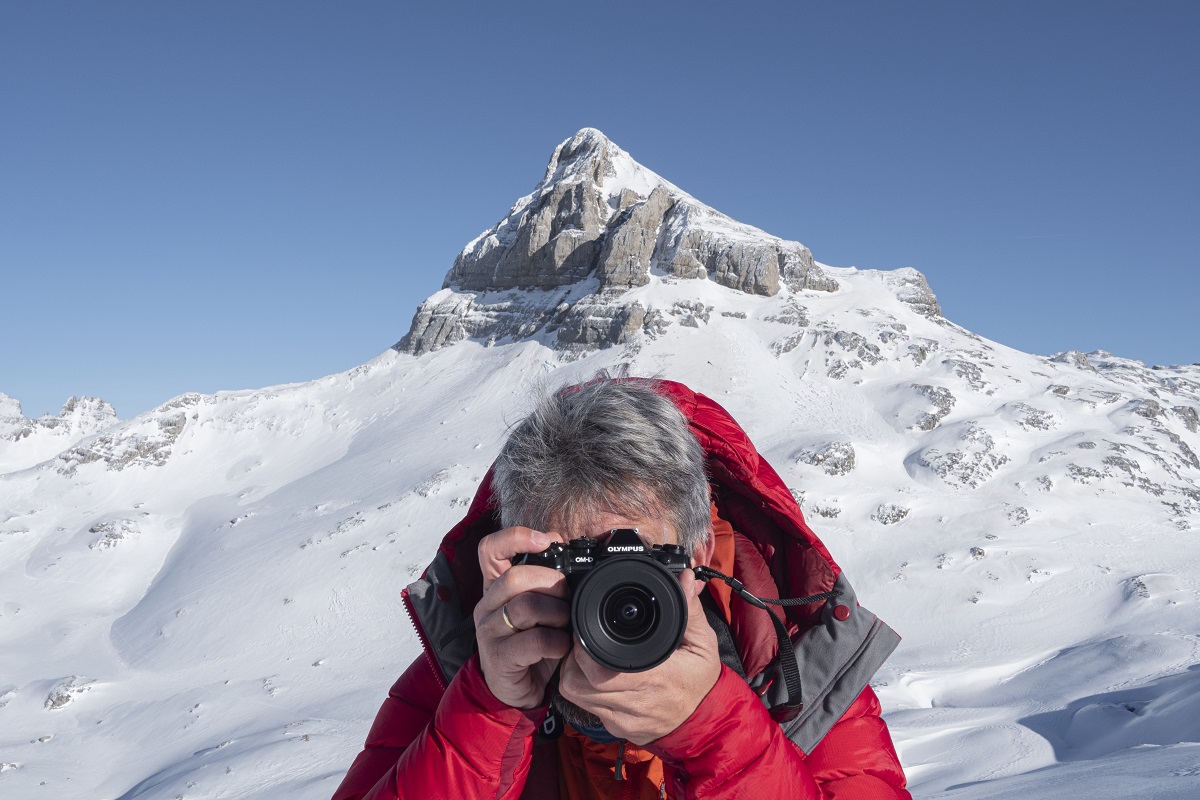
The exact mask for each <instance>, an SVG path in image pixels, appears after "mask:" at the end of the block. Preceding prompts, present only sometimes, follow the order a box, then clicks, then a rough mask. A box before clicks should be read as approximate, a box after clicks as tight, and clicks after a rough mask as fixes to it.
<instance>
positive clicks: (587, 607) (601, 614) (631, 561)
mask: <svg viewBox="0 0 1200 800" xmlns="http://www.w3.org/2000/svg"><path fill="white" fill-rule="evenodd" d="M513 564H514V565H534V566H542V567H549V568H550V569H556V570H558V571H559V572H562V573H564V574H565V575H566V576H567V586H568V588H569V589H570V590H571V626H572V627H573V628H574V630H575V633H576V634H578V636H579V641H580V642H582V643H583V647H584V649H585V650H587V652H588V654H589V655H591V657H592V658H594V659H595V660H596V662H597V663H599V664H601V665H603V666H605V667H608V668H609V669H611V670H613V671H615V672H644V671H646V670H648V669H653V668H654V667H657V666H658V665H659V664H661V663H662V662H664V661H666V660H667V659H668V658H670V657H671V654H672V653H674V652H675V649H676V648H677V647H679V642H680V641H681V640H682V639H683V631H684V629H685V628H686V627H687V619H688V614H687V606H688V604H687V598H686V597H685V596H684V594H683V588H682V587H681V586H680V585H679V577H678V576H679V574H680V573H681V572H683V571H684V570H686V569H691V566H692V564H691V559H689V558H688V555H687V552H686V551H685V550H684V548H683V547H682V546H680V545H677V544H665V545H654V546H653V547H646V545H645V543H644V542H642V540H641V537H639V536H638V532H637V530H636V529H633V528H617V529H614V530H612V531H610V533H609V536H608V538H607V539H606V540H601V539H586V538H582V539H572V540H571V542H570V543H568V544H565V545H564V544H562V543H561V542H555V543H554V544H552V545H550V546H549V547H547V548H546V549H545V550H543V551H541V552H540V553H525V554H522V555H519V556H517V557H516V558H514V559H513Z"/></svg>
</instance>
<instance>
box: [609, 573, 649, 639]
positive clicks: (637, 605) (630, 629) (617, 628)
mask: <svg viewBox="0 0 1200 800" xmlns="http://www.w3.org/2000/svg"><path fill="white" fill-rule="evenodd" d="M600 620H601V624H602V625H603V627H604V632H605V633H607V634H608V635H609V636H610V637H612V638H613V640H614V641H618V642H623V643H625V644H635V643H637V642H643V641H645V640H646V639H647V638H648V637H649V636H650V635H651V634H653V633H654V629H655V626H656V623H657V622H658V601H657V600H656V599H655V597H654V595H653V594H651V593H650V592H649V590H647V588H646V587H644V586H637V585H634V584H624V585H622V586H618V587H616V588H615V589H613V590H612V591H611V592H609V593H608V595H607V596H606V597H605V598H604V601H603V603H602V611H601V614H600Z"/></svg>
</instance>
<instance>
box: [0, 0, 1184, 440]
mask: <svg viewBox="0 0 1200 800" xmlns="http://www.w3.org/2000/svg"><path fill="white" fill-rule="evenodd" d="M1197 40H1200V4H1198V3H1194V2H1137V3H1135V2H1128V3H1113V2H1102V1H1101V2H1021V1H1019V0H1018V1H1016V2H1014V1H1012V0H1009V1H1006V2H907V3H899V2H876V3H867V2H837V3H834V2H829V3H795V2H786V3H783V2H781V3H757V4H753V5H752V6H737V7H735V5H734V4H732V3H728V2H722V3H708V2H690V3H675V2H661V3H630V2H615V1H612V2H605V3H591V4H587V5H582V4H580V5H573V4H566V3H551V2H512V3H442V4H437V3H429V4H400V3H384V2H353V3H333V2H328V3H312V2H303V1H302V0H288V1H287V2H203V3H201V2H171V3H164V2H141V3H135V2H110V3H65V2H39V3H17V2H10V3H3V4H0V109H2V111H0V298H2V300H0V392H4V393H6V394H9V395H12V396H14V397H16V398H17V399H18V400H20V401H21V402H22V405H23V407H24V410H25V413H26V414H27V415H29V416H37V415H40V414H41V413H43V412H46V411H53V412H57V410H58V408H59V406H60V405H61V404H62V403H63V401H65V400H66V399H67V397H68V396H70V395H93V396H100V397H103V398H105V399H106V400H108V401H109V402H111V403H113V404H114V405H115V406H116V408H117V411H118V413H119V414H120V415H121V416H122V417H128V416H131V415H133V414H136V413H140V412H142V411H145V410H147V409H149V408H152V407H153V406H155V405H157V404H159V403H161V402H164V401H165V400H167V399H169V398H171V397H173V396H175V395H177V394H180V393H182V392H186V391H199V392H214V391H217V390H220V389H245V388H258V387H262V386H267V385H270V384H275V383H283V382H290V381H301V380H309V379H313V378H317V377H320V376H322V375H326V374H330V373H333V372H339V371H342V370H345V369H348V368H350V367H352V366H355V365H356V364H359V363H361V362H363V361H365V360H367V359H369V358H371V357H372V356H374V355H376V354H377V353H379V352H382V351H383V350H385V349H386V348H387V347H389V346H390V345H391V344H393V343H394V342H395V341H396V340H398V339H399V338H400V337H401V336H402V335H403V334H404V333H405V332H406V331H407V329H408V325H409V322H410V320H411V317H412V313H413V311H414V310H415V307H416V305H417V304H418V303H419V302H420V301H421V300H422V299H424V298H425V297H426V296H428V295H429V294H431V293H432V292H434V291H436V290H437V289H438V288H440V286H441V281H442V278H443V276H444V275H445V273H446V271H447V270H448V269H449V268H450V265H451V263H452V262H453V259H454V256H455V254H456V253H457V252H458V250H460V249H461V248H462V247H463V246H464V245H465V244H466V243H467V242H468V241H469V240H470V239H472V238H474V237H475V236H476V235H477V234H478V233H479V232H481V231H482V230H484V229H486V228H488V227H490V226H491V225H493V224H494V223H495V222H496V221H498V220H499V219H500V218H501V217H502V216H503V215H504V214H505V213H506V212H507V210H508V208H509V207H510V206H511V204H512V202H513V201H514V200H515V199H517V198H518V197H519V196H521V195H523V194H525V193H527V192H528V191H529V190H530V189H531V188H532V187H533V185H534V183H536V181H537V180H538V179H539V178H540V177H541V174H542V170H543V168H544V166H545V163H546V160H547V159H548V158H549V156H550V153H551V152H552V151H553V149H554V147H555V145H557V144H558V143H559V142H560V141H561V140H563V139H565V138H567V137H568V136H570V135H571V134H573V133H574V132H575V131H576V130H578V129H579V128H582V127H588V126H590V127H596V128H599V129H601V130H603V131H604V132H605V133H606V134H607V135H608V136H609V137H610V138H611V139H613V140H614V141H615V142H616V143H617V144H618V145H620V146H621V147H622V148H624V149H625V150H627V151H628V152H629V153H630V154H631V155H633V157H634V158H636V159H637V160H639V161H640V162H642V163H643V164H645V165H646V166H647V167H649V168H650V169H652V170H654V171H656V172H658V173H659V174H660V175H662V176H663V177H665V178H667V179H668V180H670V181H672V182H673V183H675V184H676V185H678V186H680V187H681V188H683V189H684V190H686V191H688V192H690V193H691V194H693V195H695V196H696V197H698V198H699V199H701V200H703V201H704V202H706V203H708V204H710V205H712V206H714V207H716V208H717V209H719V210H721V211H723V212H725V213H726V214H729V215H730V216H732V217H734V218H736V219H739V220H741V221H743V222H747V223H750V224H753V225H756V226H758V227H760V228H763V229H765V230H767V231H768V232H770V233H773V234H775V235H777V236H782V237H784V238H787V239H794V240H798V241H801V242H803V243H804V244H806V245H807V246H809V247H810V248H811V249H812V251H813V254H814V255H815V256H816V258H817V259H818V260H819V261H822V262H823V263H826V264H831V265H835V266H859V267H863V268H880V269H890V268H895V267H901V266H912V267H916V268H917V269H919V270H921V271H922V272H924V273H925V274H926V275H927V277H928V278H929V281H930V284H931V286H932V287H933V289H934V291H935V292H936V293H937V295H938V298H939V300H940V301H941V303H942V306H943V310H944V312H945V314H946V316H947V317H949V318H950V319H951V320H953V321H955V322H957V323H959V324H961V325H963V326H964V327H966V328H969V329H971V330H973V331H975V332H977V333H979V334H981V335H984V336H987V337H989V338H992V339H995V340H997V341H999V342H1001V343H1003V344H1007V345H1010V346H1013V347H1016V348H1019V349H1022V350H1026V351H1030V352H1036V353H1045V354H1049V353H1054V352H1058V351H1061V350H1066V349H1072V348H1074V349H1080V350H1092V349H1106V350H1109V351H1112V352H1114V353H1117V354H1118V355H1123V356H1127V357H1130V358H1137V359H1141V360H1144V361H1147V362H1149V363H1191V362H1196V361H1200V323H1198V322H1197V319H1198V318H1200V314H1197V313H1196V311H1195V305H1196V298H1197V297H1200V278H1198V277H1197V270H1196V269H1195V266H1196V241H1195V240H1196V235H1197V232H1198V231H1200V147H1197V145H1196V142H1197V141H1200V131H1198V128H1200V125H1198V122H1200V47H1197V46H1196V41H1197Z"/></svg>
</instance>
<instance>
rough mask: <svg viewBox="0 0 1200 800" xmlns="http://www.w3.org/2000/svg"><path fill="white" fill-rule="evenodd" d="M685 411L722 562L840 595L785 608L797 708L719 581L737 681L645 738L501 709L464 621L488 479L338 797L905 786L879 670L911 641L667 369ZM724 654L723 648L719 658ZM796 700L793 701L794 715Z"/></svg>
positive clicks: (783, 791) (441, 556)
mask: <svg viewBox="0 0 1200 800" xmlns="http://www.w3.org/2000/svg"><path fill="white" fill-rule="evenodd" d="M657 386H658V390H659V391H660V392H661V393H662V394H664V395H666V396H668V397H670V398H671V399H672V400H673V401H674V402H675V403H676V405H677V406H678V407H679V408H680V410H681V411H682V412H683V413H684V415H685V416H686V417H687V419H688V420H689V423H690V426H691V430H692V433H693V434H694V435H695V436H696V438H697V440H698V441H699V442H700V444H701V446H702V447H703V448H704V451H705V453H706V456H707V467H708V472H709V476H710V480H711V482H712V493H713V494H712V496H713V517H714V533H715V535H716V537H717V540H716V541H717V556H716V559H715V561H714V567H715V568H717V569H720V570H722V571H724V572H726V574H729V572H730V571H732V574H733V575H734V577H736V578H737V579H738V580H740V581H742V583H743V584H745V586H746V587H747V588H748V589H749V590H750V591H751V592H752V593H754V594H756V595H758V596H759V597H768V598H778V597H781V596H782V597H805V596H809V595H815V594H820V593H823V592H828V591H831V590H833V591H836V592H837V593H838V594H837V596H836V597H835V598H834V599H832V600H830V601H828V602H814V603H810V604H809V605H806V606H799V607H788V609H787V613H786V623H787V628H788V632H789V634H790V636H791V642H792V647H793V649H794V650H795V653H796V656H797V660H798V663H799V666H800V671H801V677H802V698H801V700H802V705H801V706H800V708H801V709H802V710H800V711H799V713H796V711H795V707H796V706H797V705H799V704H797V703H796V702H792V701H789V698H788V697H787V690H786V688H785V686H784V685H783V684H784V681H783V680H782V678H781V677H779V670H778V663H777V662H778V659H777V656H778V650H779V645H778V643H777V639H776V636H775V632H774V629H773V627H772V625H771V622H770V619H769V618H768V617H767V615H766V613H765V612H764V611H761V610H759V609H755V608H753V607H751V606H749V605H748V604H747V603H744V602H742V601H740V600H738V599H731V598H730V594H729V590H728V588H727V587H725V585H724V584H719V583H718V582H717V581H710V582H709V584H708V587H707V591H709V592H710V593H711V594H712V595H713V600H714V602H715V604H716V607H717V608H719V610H720V613H721V614H723V615H724V617H725V619H726V621H727V623H728V626H729V630H730V633H731V634H732V640H733V645H734V646H735V647H736V651H737V658H736V660H738V661H740V666H741V667H742V671H743V672H744V674H745V675H746V676H747V678H745V679H743V678H742V677H740V676H739V675H738V673H737V672H735V671H734V670H733V669H731V668H730V666H729V665H728V663H727V664H726V665H725V666H723V667H722V672H721V676H720V678H719V679H718V681H717V683H716V685H715V686H714V687H713V688H712V690H711V691H710V692H709V694H708V695H707V696H706V697H705V698H704V699H703V701H702V702H701V703H700V705H699V707H698V708H697V709H696V711H695V712H694V713H693V714H692V715H691V716H690V717H689V718H688V719H687V720H686V721H685V722H684V723H683V724H682V725H681V726H680V727H679V728H677V729H676V730H675V731H673V732H672V733H670V734H668V735H667V736H665V737H663V738H661V739H658V740H656V741H654V742H651V743H650V744H649V745H647V746H646V748H645V749H644V750H641V749H638V748H636V747H635V746H633V745H631V744H627V743H624V742H616V743H611V744H598V743H596V742H593V741H592V740H590V739H587V738H586V737H583V736H581V735H579V734H576V733H574V732H573V731H570V730H569V729H568V732H567V734H566V735H563V736H561V737H560V738H558V739H556V740H548V741H542V737H540V736H535V733H537V731H538V727H539V725H540V724H541V723H542V721H543V718H544V717H545V713H546V709H544V708H542V709H535V710H530V711H523V710H520V709H514V708H510V707H508V706H505V705H503V704H502V703H500V702H499V701H498V700H496V698H495V697H493V696H492V694H491V692H490V691H489V690H488V688H487V684H486V683H485V682H484V679H483V675H482V673H481V671H480V669H479V662H478V660H477V658H476V657H475V656H474V655H473V652H472V649H473V642H472V641H471V637H470V636H462V635H456V634H458V633H459V632H461V628H459V627H458V626H459V623H460V622H462V621H463V620H464V619H467V618H469V617H470V616H471V612H472V610H473V608H474V606H475V604H476V602H478V600H479V597H480V595H481V593H482V578H481V576H480V572H479V563H478V558H477V555H476V549H477V545H478V542H479V540H480V538H482V537H483V536H485V535H487V534H489V533H492V532H494V531H495V530H498V529H499V527H500V523H499V520H498V518H497V517H496V516H495V515H494V514H493V509H492V506H491V499H492V495H491V486H490V475H489V476H488V477H487V478H485V479H484V481H483V484H482V485H481V486H480V487H479V490H478V492H477V493H476V495H475V499H474V501H473V503H472V505H471V508H470V510H469V511H468V512H467V515H466V517H464V518H463V520H462V521H461V522H459V523H458V525H456V526H455V527H454V528H453V529H452V530H451V531H450V532H449V533H448V534H447V535H446V537H445V538H444V539H443V541H442V544H441V546H440V547H439V549H438V552H437V554H436V555H435V557H434V560H433V562H432V563H431V564H430V565H429V567H428V568H427V569H426V570H425V573H424V574H423V575H422V577H421V579H420V580H419V581H417V582H415V583H413V584H412V585H411V586H409V587H408V588H407V589H405V591H404V601H405V605H406V607H407V608H408V610H409V613H410V615H411V616H412V619H413V622H414V624H415V626H416V628H417V631H418V633H419V634H420V637H421V641H422V644H423V645H424V654H423V655H422V656H421V657H418V658H417V660H416V661H414V662H413V664H412V665H411V666H410V667H409V668H408V670H407V671H405V673H404V674H403V675H402V676H401V677H400V679H399V680H398V681H397V682H396V683H395V685H394V686H393V687H392V689H391V692H390V693H389V696H388V698H387V699H386V700H385V701H384V703H383V706H382V707H381V708H380V710H379V713H378V715H377V716H376V718H375V722H374V724H373V725H372V726H371V730H370V732H369V734H368V735H367V741H366V746H365V748H364V749H363V751H362V752H361V753H360V754H359V755H358V757H357V758H356V759H355V760H354V763H353V764H352V765H351V767H350V770H349V772H348V773H347V775H346V777H345V779H344V780H343V781H342V784H341V786H340V787H338V790H337V793H336V794H335V795H334V798H335V800H350V798H420V799H421V800H432V799H433V798H484V797H487V798H493V797H495V798H506V799H511V800H516V798H543V797H544V798H560V797H570V798H591V797H595V798H615V797H627V798H665V797H676V798H735V797H754V798H755V799H756V800H768V798H784V797H787V798H806V799H811V800H868V798H869V799H870V800H877V799H879V800H889V799H890V798H904V799H905V800H907V799H908V798H910V795H909V793H908V792H907V791H906V790H905V788H904V786H905V778H904V773H903V770H902V769H901V767H900V763H899V759H898V758H897V756H896V752H895V749H894V747H893V746H892V742H891V737H890V736H889V734H888V730H887V726H886V724H885V723H884V722H883V720H882V718H881V717H880V716H879V714H880V707H879V701H878V699H877V698H876V697H875V693H874V692H873V691H872V690H871V688H870V686H869V685H868V681H869V680H870V678H871V676H872V675H873V674H874V672H875V670H876V669H877V668H878V667H879V665H880V664H882V663H883V661H884V659H886V658H887V656H888V655H889V654H890V653H891V651H892V650H893V649H894V648H895V646H896V644H897V642H898V641H899V638H898V637H897V636H896V634H895V633H894V632H892V631H891V629H890V628H888V627H887V626H886V625H884V624H883V623H882V622H881V621H880V620H879V619H878V618H877V617H875V615H874V614H871V613H870V612H869V611H867V610H866V609H864V608H862V607H861V606H859V605H858V603H857V601H856V600H855V596H854V592H853V590H852V589H851V588H850V585H849V583H848V581H846V579H845V577H844V576H843V575H842V573H841V570H840V569H839V568H838V566H837V564H836V563H835V562H834V560H833V558H832V557H831V556H830V555H829V552H828V551H827V550H826V549H825V546H824V545H823V544H822V543H821V542H820V540H819V539H817V537H816V536H815V535H814V534H813V532H812V531H811V530H810V529H809V528H808V526H807V525H806V524H805V522H804V519H803V516H802V515H801V513H800V509H799V508H798V507H797V505H796V502H795V500H794V498H793V497H792V495H791V492H789V490H788V489H787V487H786V486H785V485H784V483H783V481H782V480H781V479H780V478H779V476H778V475H777V474H776V473H775V471H774V470H773V469H772V468H771V467H770V465H768V464H767V463H766V462H765V461H764V460H762V459H761V458H760V457H759V455H758V452H757V451H756V450H755V448H754V446H753V445H752V444H751V442H750V440H749V439H748V438H747V436H746V434H745V433H744V432H743V431H742V429H741V428H740V427H739V426H738V425H737V423H736V422H735V421H734V420H733V418H732V417H730V416H729V414H728V413H727V412H726V411H725V410H724V409H723V408H721V407H720V406H719V405H717V404H716V403H715V402H713V401H712V400H710V399H708V398H707V397H705V396H703V395H700V394H696V393H694V392H692V391H691V390H690V389H688V388H687V387H685V386H683V385H681V384H677V383H672V382H669V381H660V382H658V384H657ZM722 660H723V661H724V660H726V659H725V657H724V655H723V657H722ZM785 712H790V713H785Z"/></svg>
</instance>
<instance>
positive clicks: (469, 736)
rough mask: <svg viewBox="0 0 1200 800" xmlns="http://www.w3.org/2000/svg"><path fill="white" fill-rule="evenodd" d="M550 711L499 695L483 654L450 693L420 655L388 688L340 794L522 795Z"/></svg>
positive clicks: (377, 797) (344, 799) (373, 799)
mask: <svg viewBox="0 0 1200 800" xmlns="http://www.w3.org/2000/svg"><path fill="white" fill-rule="evenodd" d="M544 715H545V709H534V710H530V711H523V710H521V709H515V708H510V707H509V706H506V705H504V704H503V703H501V702H500V701H499V700H497V699H496V698H495V697H494V696H493V695H492V693H491V690H489V689H488V687H487V683H486V682H485V681H484V679H483V673H482V672H481V671H480V669H479V661H478V658H477V657H473V658H472V659H471V660H470V661H468V662H467V663H466V665H465V666H464V667H463V668H462V669H461V670H459V672H458V674H457V675H456V676H455V677H454V680H453V681H451V682H450V686H449V687H448V688H447V689H446V691H445V693H442V692H441V687H440V685H439V683H438V681H437V679H436V678H435V676H434V674H433V672H432V668H431V667H430V665H429V664H428V662H427V661H426V659H425V658H424V657H423V656H422V657H418V658H417V660H416V661H415V662H413V664H412V666H410V667H409V668H408V669H407V670H406V671H405V673H404V675H402V676H401V677H400V680H398V681H396V684H395V685H394V686H393V687H392V689H391V691H390V692H389V693H388V698H387V699H386V700H385V701H384V702H383V706H382V707H381V708H380V709H379V713H378V715H376V717H375V722H374V724H373V725H372V726H371V731H370V733H368V734H367V742H366V747H365V748H364V749H363V751H362V752H361V753H359V755H358V757H357V758H356V759H355V760H354V763H353V764H352V765H351V766H350V770H349V772H347V773H346V777H345V778H344V779H343V780H342V784H341V786H339V787H338V790H337V792H336V793H335V794H334V796H333V797H334V800H360V798H361V799H363V800H385V799H390V800H400V798H420V800H437V798H455V800H458V798H475V797H489V798H492V797H495V798H516V797H519V796H520V794H521V789H522V788H523V787H524V785H525V779H526V777H527V776H528V773H529V759H530V750H531V747H532V743H533V733H534V730H535V729H536V728H537V726H538V725H539V724H540V723H541V720H542V717H543V716H544Z"/></svg>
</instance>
